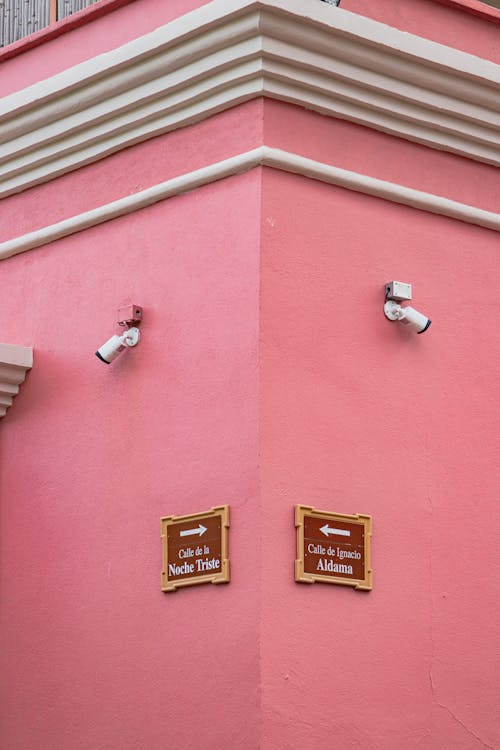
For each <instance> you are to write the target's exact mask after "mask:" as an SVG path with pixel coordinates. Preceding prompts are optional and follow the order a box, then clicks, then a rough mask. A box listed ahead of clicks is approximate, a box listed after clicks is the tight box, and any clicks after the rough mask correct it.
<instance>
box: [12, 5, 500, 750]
mask: <svg viewBox="0 0 500 750" xmlns="http://www.w3.org/2000/svg"><path fill="white" fill-rule="evenodd" d="M471 1H472V0H471ZM193 5H196V3H194V4H193ZM431 5H432V6H433V13H430V15H429V16H428V18H429V19H431V20H429V21H428V25H426V23H424V10H425V8H427V10H429V12H430V10H431ZM138 6H139V3H130V4H128V5H126V6H124V7H123V8H121V9H120V10H119V11H116V13H112V14H110V15H109V16H105V17H103V18H102V19H100V20H98V21H97V20H96V21H95V22H92V23H89V24H87V25H84V26H82V27H81V28H79V29H74V30H73V31H71V32H68V33H67V34H64V35H62V36H60V37H58V38H57V39H52V40H51V41H49V42H47V44H46V45H43V46H41V47H39V48H36V49H33V50H31V51H29V52H27V53H26V56H23V55H18V56H17V57H12V58H11V59H9V60H7V61H6V62H5V63H4V68H3V70H4V71H7V72H8V73H9V75H8V76H7V77H5V76H2V78H1V82H2V84H1V85H2V86H4V91H3V93H5V91H8V90H14V89H15V88H21V87H22V86H25V85H27V84H28V83H30V82H32V81H33V80H37V78H40V77H41V78H43V76H44V75H48V74H49V73H51V72H55V70H59V69H61V68H62V67H65V66H66V65H69V64H73V63H74V62H76V61H77V60H78V59H84V58H85V57H89V56H91V55H92V54H96V53H97V52H98V51H102V50H103V49H106V48H112V47H113V46H114V45H116V44H118V43H121V41H124V40H125V39H126V38H132V37H133V36H134V35H139V34H140V33H144V32H145V31H147V30H148V29H149V28H150V27H154V25H159V24H160V23H165V22H166V21H167V20H168V18H169V17H173V16H175V15H178V14H179V13H180V12H185V11H187V10H188V9H189V8H190V7H191V5H186V4H183V3H177V4H175V3H174V4H170V3H169V4H165V3H154V2H152V1H150V0H148V2H147V8H148V13H149V11H151V13H150V14H149V15H148V14H146V15H145V17H144V18H142V19H141V20H139V19H138V18H137V15H134V14H137V12H138V11H137V9H138ZM160 6H161V8H160ZM424 6H425V7H424ZM144 7H146V3H145V4H144ZM342 7H343V8H344V9H346V10H353V11H354V12H359V13H368V12H369V13H370V14H372V13H373V14H378V15H377V18H378V20H382V21H384V22H386V23H392V24H393V25H394V26H396V27H398V28H403V29H404V30H408V31H412V32H413V33H421V34H422V35H423V36H427V37H428V38H432V39H436V40H438V41H443V42H445V43H451V42H450V39H451V35H452V34H455V37H454V40H455V42H454V43H455V46H458V47H463V48H464V49H469V50H470V51H474V50H476V49H479V47H480V44H483V45H484V50H485V52H484V56H485V57H488V58H491V59H500V52H499V48H498V43H496V46H495V44H493V38H494V37H493V36H492V33H493V31H495V33H496V29H497V28H498V27H497V25H495V26H494V27H492V26H491V25H487V24H486V23H485V21H484V19H483V20H481V19H480V18H479V19H474V18H473V17H472V16H471V15H470V14H467V15H466V14H465V13H463V12H462V11H459V10H457V9H455V10H453V9H451V8H450V7H447V6H445V4H443V3H432V4H431V3H430V0H429V2H427V0H426V1H425V3H424V2H423V3H421V4H415V3H411V4H410V3H407V2H403V0H402V2H401V3H398V4H394V3H389V2H382V1H381V2H380V3H377V4H373V3H371V4H366V3H357V1H356V0H343V2H342ZM438 7H439V10H437V8H438ZM330 10H331V12H332V13H334V12H335V9H334V8H331V9H330ZM118 13H120V14H122V15H118ZM441 13H442V14H447V15H446V19H447V21H448V23H443V22H444V19H445V15H440V14H441ZM113 18H114V20H115V21H116V20H117V19H122V20H121V21H120V23H117V24H116V28H112V21H113ZM464 18H466V19H467V24H468V31H467V29H466V26H465V23H462V21H463V19H464ZM431 21H432V22H431ZM141 24H142V26H141ZM96 30H97V32H96ZM72 40H73V42H72ZM90 40H91V46H90V48H88V47H86V46H85V45H86V43H87V42H89V41H90ZM37 62H38V63H39V66H38V67H37ZM11 75H12V77H11ZM261 144H266V145H267V146H276V147H278V148H281V149H284V150H285V151H289V152H291V153H296V154H299V155H303V156H307V157H310V158H312V159H316V160H319V161H322V162H324V163H325V164H331V165H334V166H337V167H342V168H345V169H349V170H353V171H355V172H359V173H361V174H365V175H369V176H372V177H376V178H379V179H384V180H388V181H390V182H393V183H396V184H400V185H403V186H406V187H411V188H415V189H418V190H423V191H428V192H431V193H435V194H436V195H439V196H443V197H448V198H451V199H453V200H456V201H463V202H464V203H468V204H470V205H474V206H478V207H481V208H484V209H487V210H489V211H495V210H498V205H499V201H500V192H499V184H498V174H497V170H495V169H494V168H493V167H491V166H489V165H485V164H481V163H478V162H473V161H470V160H467V159H465V158H463V157H458V156H455V155H453V154H449V153H445V152H441V151H435V150H432V149H430V148H427V147H424V146H421V145H419V144H416V143H410V142H408V141H404V140H402V139H399V138H397V137H395V136H389V135H387V134H384V133H379V132H375V131H372V130H370V129H368V128H364V127H361V126H359V125H354V124H352V123H348V122H345V121H340V120H336V119H334V118H328V117H324V116H321V115H319V114H315V113H312V112H308V111H306V110H304V109H301V108H300V107H297V106H293V105H290V104H286V103H282V102H275V101H263V100H256V101H252V102H247V103H246V104H243V105H241V106H239V107H235V108H233V109H231V110H230V111H227V112H222V113H220V114H218V115H216V116H214V117H212V118H210V119H207V120H206V121H202V122H199V123H197V124H195V125H192V126H190V127H188V128H185V129H182V130H179V131H178V132H174V133H169V134H165V135H163V136H160V137H158V138H155V139H151V140H149V141H147V142H145V143H142V144H138V145H136V146H134V147H133V148H129V149H125V150H123V151H121V152H119V153H116V154H114V155H112V156H110V157H108V158H106V159H103V160H101V161H100V162H97V163H95V164H91V165H88V166H86V167H85V168H83V169H80V170H77V171H74V172H72V173H69V174H66V175H64V176H61V177H58V178H57V179H54V180H52V181H51V182H49V183H47V184H43V185H39V186H37V187H34V188H31V189H30V190H27V191H24V192H23V193H21V194H19V195H13V196H11V197H9V198H7V199H5V200H4V201H2V202H1V205H0V241H3V240H5V239H8V238H11V237H14V236H17V235H19V234H22V233H23V232H29V231H32V230H34V229H37V228H39V227H42V226H44V225H46V224H50V223H53V222H56V221H59V220H61V219H63V218H66V217H68V216H71V215H73V214H75V213H78V212H79V211H86V210H88V209H91V208H94V207H96V206H99V205H102V204H104V203H106V201H111V200H115V199H117V198H120V197H122V196H125V195H129V194H131V193H134V192H137V191H139V190H142V189H144V188H146V187H149V186H151V185H154V184H157V183H158V182H161V181H164V180H167V179H169V178H170V177H173V176H175V175H178V174H182V173H185V172H188V171H189V170H193V169H197V168H199V167H201V166H205V165H207V164H210V163H213V162H216V161H219V160H221V159H224V158H226V157H228V156H232V155H234V154H238V153H242V152H245V151H248V150H250V149H253V148H255V147H256V146H259V145H261ZM0 270H1V274H0V295H1V297H2V299H3V300H4V301H7V303H6V304H7V309H6V310H5V311H4V315H3V317H2V341H5V342H9V343H17V344H22V345H25V346H33V347H34V350H35V364H34V368H33V371H32V372H31V373H30V374H29V375H28V378H27V380H26V382H25V383H24V384H23V385H22V387H21V392H20V394H19V395H18V396H17V397H16V399H15V401H14V405H13V406H12V407H11V409H10V410H9V411H8V413H7V416H6V417H5V419H4V420H3V421H2V423H1V424H0V456H1V466H0V469H1V471H0V594H1V607H0V640H1V641H2V656H1V664H0V705H1V707H2V708H1V711H2V717H1V723H0V746H1V747H2V750H35V748H36V750H97V749H99V750H129V749H130V750H131V749H132V748H138V749H140V750H165V749H166V748H168V750H233V748H237V749H238V750H316V749H317V748H320V747H324V748H334V747H335V748H336V747H342V748H343V749H344V750H356V749H358V750H412V748H418V750H476V748H481V747H483V748H484V747H488V748H497V747H500V734H499V731H498V726H497V722H496V720H495V714H496V695H497V693H498V677H497V675H498V672H499V654H498V645H497V643H496V640H495V639H496V633H495V630H496V628H497V625H496V623H497V621H498V608H497V606H496V604H495V595H494V589H495V586H496V571H498V566H499V563H500V553H499V548H498V544H497V543H496V539H497V535H498V528H497V522H496V515H497V514H496V503H497V487H498V476H497V465H498V457H499V451H498V439H497V436H496V428H495V418H496V414H497V410H498V407H497V404H496V400H497V399H496V394H497V393H498V390H499V383H498V374H497V373H498V363H499V361H500V346H499V343H498V333H497V329H498V325H497V322H496V321H497V308H496V302H495V298H494V294H492V292H491V288H490V286H491V280H492V279H495V278H496V277H497V275H498V272H497V271H498V233H496V232H493V231H490V230H486V229H482V228H480V227H477V226H472V225H467V224H465V223H462V222H459V221H455V220H451V219H448V218H444V217H442V216H438V215H432V214H429V213H426V212H424V211H418V210H415V209H412V208H409V207H404V206H400V205H397V204H395V203H391V202H389V201H384V200H380V199H377V198H373V197H368V196H366V195H363V194H360V193H354V192H351V191H348V190H344V189H341V188H338V187H334V186H328V185H325V184H322V183H319V182H316V181H313V180H310V179H307V178H305V177H303V176H299V175H291V174H285V173H283V172H279V171H277V170H274V169H270V168H256V169H254V170H252V171H250V172H248V173H246V174H242V175H238V176H234V177H231V178H229V179H226V180H223V181H220V182H217V183H214V184H212V185H210V186H205V187H202V188H199V189H197V190H194V191H192V192H190V193H187V194H185V195H183V196H179V197H176V198H172V199H170V200H168V201H162V202H160V203H158V204H156V205H154V206H151V207H149V208H147V209H143V210H141V211H137V212H136V213H133V214H131V215H129V216H126V217H123V218H120V219H115V220H113V221H110V222H108V223H106V224H103V225H101V226H98V227H94V228H92V229H89V230H86V231H84V232H81V233H79V234H75V235H73V236H71V237H68V238H66V239H64V240H60V241H58V242H55V243H53V244H52V245H48V246H45V247H42V248H39V249H37V250H34V251H30V252H28V253H25V254H22V255H19V256H16V257H13V258H10V259H8V260H4V261H2V262H1V268H0ZM394 278H396V279H400V280H403V281H409V282H411V283H412V284H413V287H414V306H415V307H417V308H418V309H421V310H422V311H423V312H425V313H426V314H428V315H429V316H430V317H431V318H432V320H433V324H432V326H431V328H430V329H429V331H428V332H427V333H426V334H425V335H424V336H416V335H412V334H411V333H408V332H407V331H405V330H404V329H403V328H402V326H399V324H397V323H390V322H389V321H387V320H386V319H385V317H384V315H383V291H382V290H383V285H384V283H385V282H386V281H388V280H390V279H394ZM128 302H134V303H137V304H140V305H143V307H144V321H143V323H142V324H141V329H142V340H141V342H140V344H139V346H138V347H137V348H136V349H135V350H133V351H130V352H128V353H126V354H124V355H123V356H122V357H121V358H120V359H118V360H117V361H116V362H115V363H114V364H113V365H112V366H109V367H107V366H105V365H103V364H101V363H100V362H98V360H97V359H96V358H95V357H94V354H93V353H94V351H95V349H96V348H97V347H98V346H99V345H100V344H102V343H103V342H104V340H105V339H107V338H108V337H109V336H110V335H111V334H112V333H113V332H114V331H115V330H116V326H115V325H114V321H115V312H116V310H117V308H118V307H119V306H121V305H123V304H125V303H128ZM222 503H224V504H225V503H227V504H229V505H230V507H231V530H230V560H231V572H232V580H231V583H230V584H229V585H227V586H211V585H205V586H198V587H195V588H192V589H185V590H183V591H179V592H177V593H175V594H168V595H164V594H162V593H161V592H160V570H161V545H160V523H159V520H160V517H161V516H164V515H169V514H183V513H189V512H195V511H199V510H203V509H206V508H209V507H211V506H214V505H220V504H222ZM297 503H301V504H311V505H314V506H316V507H318V508H323V509H325V510H333V511H339V512H341V513H352V512H360V513H366V514H370V515H372V516H373V523H374V535H373V547H372V550H373V560H372V562H373V569H374V588H373V591H371V592H369V593H361V592H355V591H353V590H351V589H348V588H346V587H336V586H325V585H321V584H314V585H312V586H307V585H304V584H296V583H295V582H294V580H293V571H294V559H295V530H294V525H293V508H294V505H295V504H297Z"/></svg>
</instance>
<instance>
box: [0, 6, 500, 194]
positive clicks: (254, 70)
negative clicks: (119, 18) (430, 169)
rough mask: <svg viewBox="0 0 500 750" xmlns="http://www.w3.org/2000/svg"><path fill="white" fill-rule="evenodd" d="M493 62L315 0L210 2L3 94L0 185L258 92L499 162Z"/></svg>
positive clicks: (497, 68)
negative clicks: (137, 36) (48, 75)
mask: <svg viewBox="0 0 500 750" xmlns="http://www.w3.org/2000/svg"><path fill="white" fill-rule="evenodd" d="M499 87H500V65H496V64H494V63H492V62H489V61H486V60H482V59H480V58H477V57H475V56H473V55H469V54H467V53H464V52H460V51H458V50H454V49H451V48H448V47H445V46H443V45H440V44H436V43H434V42H430V41H428V40H425V39H422V38H420V37H417V36H414V35H412V34H407V33H404V32H401V31H398V30H396V29H392V28H390V27H388V26H386V25H384V24H381V23H378V22H375V21H372V20H370V19H367V18H363V17H362V16H358V15H356V14H354V13H350V12H348V11H345V10H342V9H340V8H336V7H333V6H331V5H328V4H327V3H324V2H320V0H273V2H272V4H271V2H270V0H258V1H255V0H215V1H214V2H212V3H209V4H207V5H204V6H202V7H201V8H198V9H196V10H194V11H192V12H191V13H188V14H186V15H185V16H182V17H181V18H178V19H175V20H174V21H172V22H171V23H169V24H167V25H166V26H163V27H161V28H158V29H156V30H155V31H153V32H151V33H149V34H147V35H146V36H143V37H141V38H139V39H136V40H134V41H132V42H129V43H128V44H126V45H123V46H122V47H119V48H117V49H115V50H112V51H111V52H107V53H105V54H102V55H99V56H97V57H95V58H93V59H91V60H88V61H86V62H83V63H81V64H79V65H76V66H75V67H72V68H69V69H68V70H66V71H64V72H63V73H60V74H58V75H55V76H53V77H51V78H49V79H47V80H44V81H40V82H39V83H36V84H34V85H33V86H30V87H28V88H26V89H23V90H22V91H19V92H16V93H14V94H11V95H10V96H7V97H4V98H3V99H1V100H0V197H5V196H7V195H10V194H12V193H15V192H19V191H21V190H23V189H25V188H27V187H30V186H32V185H35V184H38V183H41V182H45V181H47V180H49V179H51V178H53V177H55V176H57V175H60V174H63V173H65V172H68V171H70V170H72V169H76V168H77V167H79V166H82V165H84V164H88V163H91V162H93V161H96V160H97V159H100V158H102V157H104V156H106V155H108V154H110V153H113V152H116V151H118V150H120V149H122V148H125V147H127V146H130V145H132V144H134V143H138V142H140V141H143V140H145V139H148V138H151V137H153V136H156V135H159V134H161V133H165V132H167V131H169V130H173V129H175V128H179V127H183V126H185V125H188V124H191V123H193V122H196V121H198V120H200V119H203V118H205V117H208V116H210V115H212V114H214V113H215V112H219V111H222V110H224V109H227V108H229V107H232V106H235V105H236V104H239V103H241V102H243V101H246V100H249V99H252V98H255V97H259V96H268V97H272V98H275V99H280V100H283V101H287V102H292V103H295V104H298V105H300V106H305V107H307V108H309V109H313V110H315V111H318V112H322V113H324V114H328V115H331V116H334V117H340V118H343V119H346V120H350V121H353V122H356V123H360V124H363V125H366V126H368V127H372V128H376V129H377V130H382V131H384V132H387V133H391V134H394V135H397V136H400V137H403V138H406V139H409V140H413V141H417V142H419V143H423V144H425V145H427V146H430V147H432V148H437V149H443V150H447V151H451V152H454V153H457V154H461V155H463V156H466V157H468V158H471V159H475V160H479V161H484V162H487V163H490V164H497V165H498V164H500V149H499V146H500V97H499V94H498V91H499Z"/></svg>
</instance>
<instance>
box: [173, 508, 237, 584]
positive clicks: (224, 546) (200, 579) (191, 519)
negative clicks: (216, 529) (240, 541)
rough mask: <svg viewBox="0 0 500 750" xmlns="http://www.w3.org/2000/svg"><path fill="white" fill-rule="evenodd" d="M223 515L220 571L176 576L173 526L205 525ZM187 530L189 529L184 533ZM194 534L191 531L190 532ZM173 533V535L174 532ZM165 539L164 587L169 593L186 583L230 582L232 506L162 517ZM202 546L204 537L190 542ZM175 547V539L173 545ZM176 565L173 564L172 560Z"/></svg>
mask: <svg viewBox="0 0 500 750" xmlns="http://www.w3.org/2000/svg"><path fill="white" fill-rule="evenodd" d="M217 516H220V535H221V538H220V570H217V572H211V571H207V572H202V573H200V575H190V576H189V577H186V578H176V577H173V576H172V575H170V574H169V552H172V551H173V549H170V550H169V529H170V528H171V527H172V526H174V527H175V526H178V525H180V524H186V523H187V524H188V525H190V524H192V523H195V524H196V523H197V524H201V525H202V526H203V520H207V521H208V520H209V519H213V518H214V517H217ZM184 533H186V532H184ZM188 533H190V532H188ZM170 536H172V534H171V535H170ZM161 540H162V561H163V569H162V573H161V590H162V591H164V592H165V593H168V592H171V591H176V590H177V589H178V588H183V587H185V586H196V585H197V584H200V583H229V581H230V566H229V506H228V505H219V506H217V507H215V508H211V509H210V510H206V511H202V512H200V513H189V514H188V515H185V516H165V517H164V518H162V519H161ZM198 544H199V545H200V546H201V547H203V546H204V543H203V538H201V539H200V540H199V541H197V540H195V541H192V542H191V541H189V542H186V547H190V546H195V545H198ZM170 546H171V547H173V545H172V542H171V544H170ZM196 559H197V558H196V553H195V554H193V557H192V560H194V561H195V562H196ZM170 564H172V563H170Z"/></svg>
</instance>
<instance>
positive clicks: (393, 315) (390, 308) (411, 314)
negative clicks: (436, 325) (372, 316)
mask: <svg viewBox="0 0 500 750" xmlns="http://www.w3.org/2000/svg"><path fill="white" fill-rule="evenodd" d="M384 313H385V316H386V318H389V320H399V321H400V323H403V325H406V326H408V328H409V329H410V330H411V331H416V332H417V333H425V331H426V330H427V329H428V328H429V326H430V324H431V320H430V318H427V317H426V316H425V315H423V314H422V313H421V312H419V311H418V310H415V309H414V308H413V307H401V305H400V304H399V303H398V302H396V301H395V300H392V299H390V300H387V302H386V303H385V305H384Z"/></svg>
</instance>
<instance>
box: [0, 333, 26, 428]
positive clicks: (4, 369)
mask: <svg viewBox="0 0 500 750" xmlns="http://www.w3.org/2000/svg"><path fill="white" fill-rule="evenodd" d="M32 367H33V349H32V348H31V347H26V346H16V345H15V344H0V418H1V417H4V416H5V414H6V412H7V409H8V408H9V406H12V401H13V400H14V397H15V396H16V395H17V394H18V393H19V386H20V385H21V383H22V382H23V381H24V379H25V377H26V372H27V370H30V369H31V368H32Z"/></svg>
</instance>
